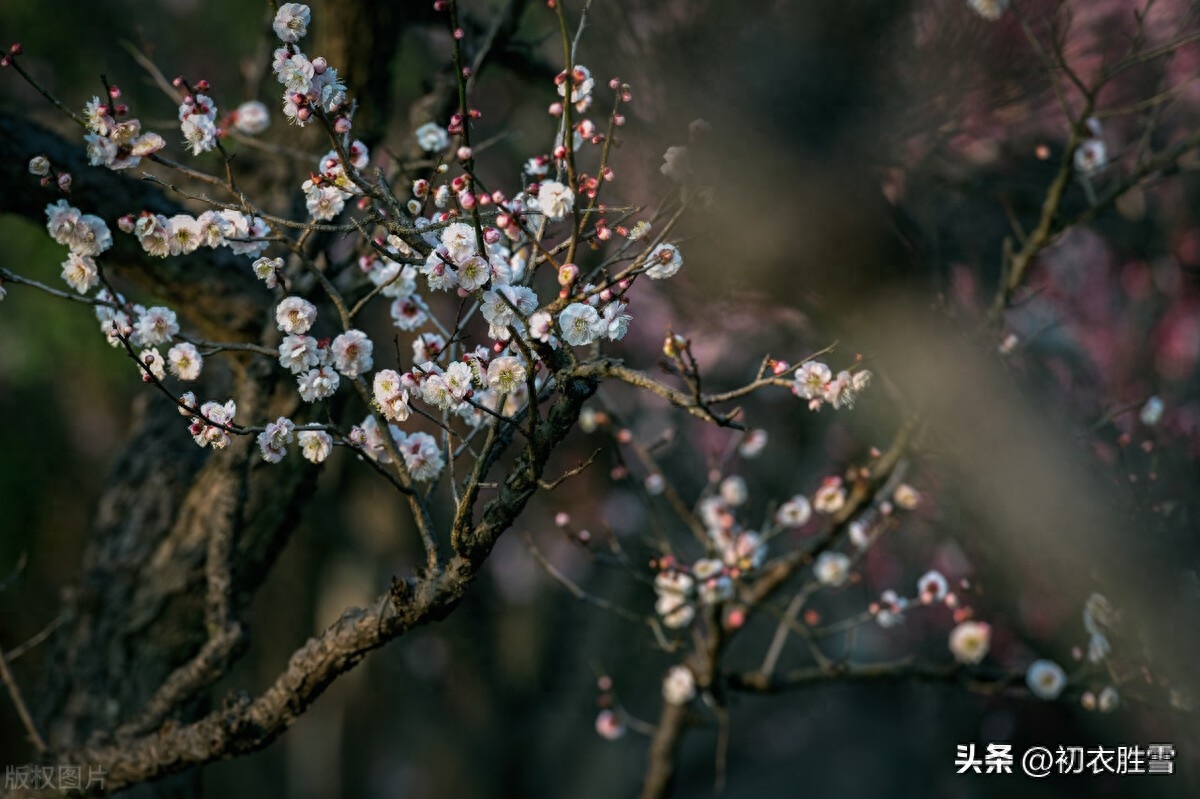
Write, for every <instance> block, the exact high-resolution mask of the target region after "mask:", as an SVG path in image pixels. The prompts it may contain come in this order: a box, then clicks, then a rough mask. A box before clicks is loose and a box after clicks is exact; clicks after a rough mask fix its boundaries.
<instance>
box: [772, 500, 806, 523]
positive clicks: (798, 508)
mask: <svg viewBox="0 0 1200 799" xmlns="http://www.w3.org/2000/svg"><path fill="white" fill-rule="evenodd" d="M811 518H812V504H811V503H810V502H809V501H808V497H806V496H804V495H803V494H797V495H796V496H794V497H792V498H791V499H789V500H788V501H787V502H785V503H783V504H782V505H780V506H779V510H778V511H776V512H775V521H776V522H778V523H779V524H780V525H781V526H783V527H803V526H804V525H805V524H807V523H808V520H809V519H811Z"/></svg>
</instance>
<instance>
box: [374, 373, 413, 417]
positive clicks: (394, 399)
mask: <svg viewBox="0 0 1200 799" xmlns="http://www.w3.org/2000/svg"><path fill="white" fill-rule="evenodd" d="M373 389H374V395H375V404H376V405H378V406H379V410H380V412H381V413H382V414H383V418H385V419H387V420H388V421H389V422H403V421H404V420H406V419H407V418H408V416H409V413H411V410H410V408H409V405H408V389H406V388H405V387H404V383H403V381H402V380H401V379H400V374H399V373H398V372H396V371H395V370H394V369H381V370H380V371H378V372H376V373H375V381H374V384H373Z"/></svg>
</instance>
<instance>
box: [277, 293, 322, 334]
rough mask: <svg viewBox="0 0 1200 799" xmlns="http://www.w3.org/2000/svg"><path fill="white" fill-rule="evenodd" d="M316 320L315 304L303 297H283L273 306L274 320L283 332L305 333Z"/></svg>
mask: <svg viewBox="0 0 1200 799" xmlns="http://www.w3.org/2000/svg"><path fill="white" fill-rule="evenodd" d="M315 321H317V306H315V305H313V304H312V303H311V302H309V301H308V300H306V299H304V298H303V297H285V298H284V299H283V300H282V301H281V302H280V303H279V305H277V306H276V307H275V322H276V324H277V325H278V326H279V329H280V330H282V331H283V332H284V333H289V334H294V335H295V334H301V333H307V332H308V329H309V328H310V327H312V326H313V322H315Z"/></svg>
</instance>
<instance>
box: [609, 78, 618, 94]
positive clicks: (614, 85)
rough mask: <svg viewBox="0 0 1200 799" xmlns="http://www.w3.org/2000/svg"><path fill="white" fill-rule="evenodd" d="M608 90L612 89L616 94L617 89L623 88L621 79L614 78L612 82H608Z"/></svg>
mask: <svg viewBox="0 0 1200 799" xmlns="http://www.w3.org/2000/svg"><path fill="white" fill-rule="evenodd" d="M608 88H610V89H612V90H613V91H614V92H615V91H616V90H617V89H619V88H621V79H620V78H613V79H612V80H610V81H609V82H608Z"/></svg>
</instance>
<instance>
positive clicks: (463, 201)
mask: <svg viewBox="0 0 1200 799" xmlns="http://www.w3.org/2000/svg"><path fill="white" fill-rule="evenodd" d="M458 204H459V205H461V206H462V207H463V208H466V209H467V210H468V211H469V210H471V209H472V208H474V207H475V195H474V194H472V193H471V192H469V191H464V192H463V193H462V194H460V195H458Z"/></svg>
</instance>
